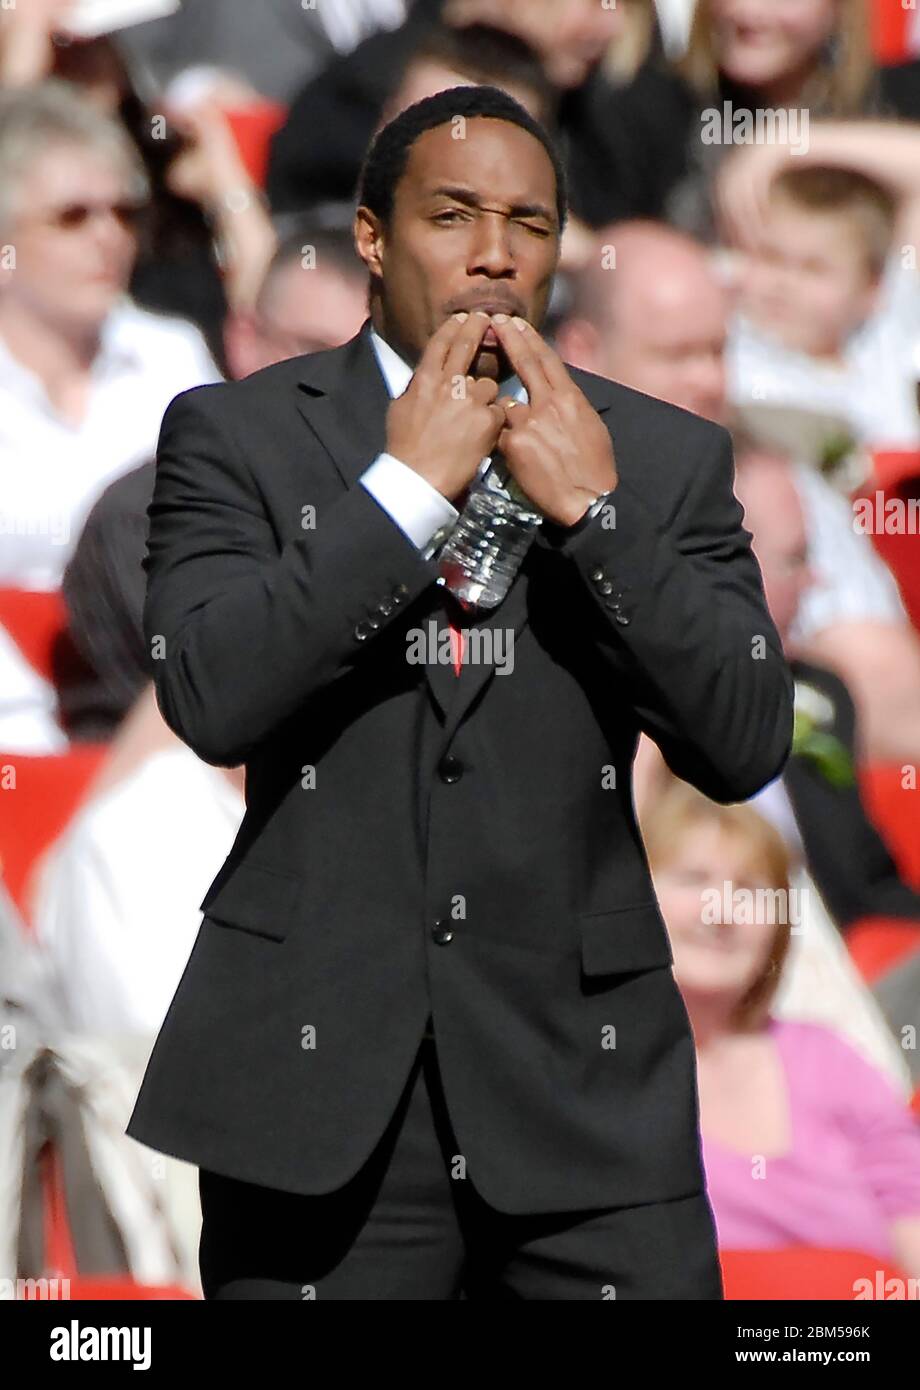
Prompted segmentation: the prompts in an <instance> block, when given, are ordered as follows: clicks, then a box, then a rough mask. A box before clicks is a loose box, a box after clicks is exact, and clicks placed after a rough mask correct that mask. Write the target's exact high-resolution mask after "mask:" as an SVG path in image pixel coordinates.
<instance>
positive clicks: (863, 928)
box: [846, 917, 920, 985]
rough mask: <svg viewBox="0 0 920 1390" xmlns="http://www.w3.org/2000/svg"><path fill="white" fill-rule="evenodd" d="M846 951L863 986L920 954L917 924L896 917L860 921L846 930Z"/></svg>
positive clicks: (918, 927) (918, 925)
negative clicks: (862, 981) (903, 961)
mask: <svg viewBox="0 0 920 1390" xmlns="http://www.w3.org/2000/svg"><path fill="white" fill-rule="evenodd" d="M846 941H847V948H848V950H849V952H850V957H851V959H852V960H853V963H854V965H855V966H856V968H857V970H858V971H859V973H860V974H861V975H862V977H863V979H864V980H865V981H866V983H867V984H869V985H871V984H873V983H874V982H875V981H876V980H877V979H879V978H880V976H882V975H884V974H885V973H886V972H887V971H889V970H892V969H893V968H894V967H895V966H896V965H897V964H898V963H899V961H902V960H906V959H907V957H908V956H911V955H913V954H914V952H915V951H920V922H908V921H905V920H904V919H903V918H899V917H861V918H860V920H859V921H858V922H854V923H853V925H852V926H850V927H848V928H847V933H846Z"/></svg>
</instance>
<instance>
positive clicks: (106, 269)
mask: <svg viewBox="0 0 920 1390" xmlns="http://www.w3.org/2000/svg"><path fill="white" fill-rule="evenodd" d="M130 201H131V199H130V193H129V191H128V188H127V185H126V182H125V179H124V176H123V175H122V174H121V172H120V171H119V170H117V169H116V168H115V167H113V165H112V164H111V163H110V161H109V160H107V159H106V158H105V157H103V156H101V155H99V154H97V153H95V152H94V151H91V150H87V149H83V148H82V147H78V146H71V145H60V146H55V147H52V148H51V149H49V150H47V151H46V152H45V153H44V154H43V155H42V156H41V158H39V159H37V160H36V161H35V163H34V164H33V165H32V167H31V168H30V169H29V171H28V173H27V174H26V175H25V176H24V178H23V180H22V183H21V185H20V187H19V190H18V197H17V200H16V212H15V215H14V218H13V223H12V226H11V228H10V234H9V237H8V238H3V239H8V240H9V241H10V242H11V243H12V244H14V245H15V247H16V272H15V274H13V275H10V276H9V277H8V280H7V282H6V285H5V293H8V294H9V295H10V296H15V297H16V298H17V299H18V300H19V301H20V302H22V303H27V304H28V305H29V307H30V310H31V312H33V313H35V314H38V315H39V316H41V317H42V318H44V319H46V320H47V321H49V322H56V323H59V324H64V323H67V324H69V325H70V326H72V327H76V328H83V329H95V328H97V327H98V325H99V324H100V323H101V322H102V320H103V319H104V318H105V316H106V314H107V313H108V312H109V310H110V309H111V308H112V306H113V305H114V303H115V302H116V301H117V300H118V298H119V297H120V296H121V295H122V294H123V293H124V292H125V289H126V287H127V284H128V280H129V278H130V275H131V269H132V266H133V264H134V257H135V254H136V251H137V243H136V240H135V235H134V231H133V220H132V218H131V217H130V215H129V214H128V213H127V209H128V206H129V204H130Z"/></svg>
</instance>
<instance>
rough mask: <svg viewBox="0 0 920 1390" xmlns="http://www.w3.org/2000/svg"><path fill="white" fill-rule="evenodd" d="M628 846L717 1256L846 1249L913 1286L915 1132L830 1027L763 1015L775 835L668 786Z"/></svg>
mask: <svg viewBox="0 0 920 1390" xmlns="http://www.w3.org/2000/svg"><path fill="white" fill-rule="evenodd" d="M644 834H645V839H646V847H647V852H648V856H649V861H650V865H651V869H652V875H653V879H654V883H655V890H656V894H657V896H658V901H659V904H660V906H661V911H662V914H663V916H664V919H665V922H666V924H667V927H668V932H669V936H670V939H671V944H672V949H673V953H674V971H675V977H676V979H677V982H678V984H679V986H680V989H681V993H682V995H683V999H684V1002H685V1004H686V1007H687V1011H688V1013H689V1016H690V1021H691V1024H692V1027H693V1032H694V1037H695V1040H696V1046H697V1063H698V1079H699V1093H700V1123H701V1129H702V1150H703V1158H704V1166H705V1171H706V1177H707V1185H708V1189H709V1198H710V1202H711V1204H712V1209H713V1214H714V1216H715V1220H716V1227H717V1231H718V1239H719V1245H720V1247H721V1248H722V1249H747V1250H751V1249H774V1248H781V1247H788V1246H811V1247H818V1248H841V1249H850V1250H860V1251H863V1252H866V1253H872V1254H875V1255H877V1256H878V1258H879V1259H880V1260H885V1261H889V1262H891V1263H893V1264H896V1265H899V1266H900V1268H901V1269H902V1270H903V1272H904V1273H905V1275H907V1276H910V1277H915V1276H918V1275H920V1130H918V1127H917V1124H916V1121H915V1120H914V1118H913V1117H912V1115H911V1113H910V1111H909V1109H908V1108H907V1106H906V1105H905V1103H904V1101H903V1100H902V1098H901V1097H900V1096H898V1094H897V1093H896V1091H895V1089H894V1087H893V1086H892V1085H891V1083H890V1082H889V1081H888V1079H887V1078H886V1077H885V1076H884V1075H883V1074H882V1073H881V1072H880V1071H879V1070H877V1069H876V1068H875V1067H874V1066H872V1065H871V1064H870V1063H869V1062H867V1061H866V1060H864V1058H863V1057H862V1056H861V1055H860V1054H859V1053H858V1052H857V1051H856V1049H855V1048H853V1047H852V1046H851V1045H850V1043H849V1042H845V1041H844V1040H843V1038H842V1037H841V1036H840V1035H839V1034H838V1033H837V1032H836V1031H835V1030H833V1029H831V1028H828V1027H826V1026H824V1025H823V1024H819V1023H815V1022H805V1021H800V1020H791V1019H785V1018H778V1017H776V1016H775V1014H774V1013H773V1011H772V1008H771V1005H772V1004H773V1001H774V997H775V994H776V991H777V989H778V987H779V985H780V981H781V978H782V974H783V970H784V966H785V963H786V959H787V953H788V950H789V946H790V938H791V924H790V918H791V917H792V916H794V915H795V911H794V909H795V904H794V903H793V902H792V901H791V900H790V892H789V861H788V854H787V850H786V847H785V844H784V842H783V840H782V837H781V836H780V834H779V832H778V831H777V830H775V829H774V828H773V827H772V826H771V825H770V824H769V823H768V822H767V821H765V820H764V819H762V818H761V817H760V816H759V815H758V814H757V813H756V812H755V811H753V810H752V809H751V808H750V807H748V806H743V805H733V806H722V805H716V804H714V803H712V802H709V801H708V800H706V798H705V797H703V796H701V795H700V794H699V793H698V792H696V791H695V790H694V789H693V788H691V787H689V786H687V785H686V784H685V783H675V784H674V785H673V786H672V787H671V788H669V790H668V791H667V792H665V793H664V794H663V796H662V798H661V799H660V801H659V802H658V803H657V804H656V806H655V809H654V812H653V814H652V815H651V816H650V817H649V819H648V821H647V824H646V826H645V827H644ZM726 886H727V891H726ZM726 904H729V905H730V906H731V910H730V911H729V912H728V913H726V912H724V910H723V908H724V906H725V905H726ZM752 907H753V910H751V909H752ZM784 908H785V910H784ZM726 916H727V917H728V918H729V919H730V920H720V919H723V918H725V917H726Z"/></svg>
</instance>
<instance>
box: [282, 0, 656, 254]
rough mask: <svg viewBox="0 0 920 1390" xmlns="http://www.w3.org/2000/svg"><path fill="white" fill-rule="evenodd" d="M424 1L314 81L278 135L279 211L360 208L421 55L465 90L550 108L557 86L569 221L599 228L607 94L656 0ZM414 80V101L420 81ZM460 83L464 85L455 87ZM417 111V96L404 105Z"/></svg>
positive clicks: (642, 40) (639, 50) (652, 33)
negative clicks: (599, 155)
mask: <svg viewBox="0 0 920 1390" xmlns="http://www.w3.org/2000/svg"><path fill="white" fill-rule="evenodd" d="M440 8H441V6H440V5H436V6H430V7H428V6H419V7H417V8H416V9H415V10H413V11H411V12H410V14H409V17H408V19H407V21H406V23H405V24H404V25H403V26H402V27H401V28H399V29H397V30H394V31H393V32H392V33H386V34H375V35H373V36H371V37H370V38H368V39H365V41H364V42H363V43H361V44H359V45H358V47H357V48H356V49H355V50H354V52H353V53H350V54H349V55H348V56H347V57H345V58H342V59H339V60H338V61H336V62H333V63H331V64H330V65H329V67H328V68H327V69H326V70H325V71H324V72H323V73H321V74H320V75H319V76H318V77H317V78H315V79H314V80H313V81H311V82H309V83H308V84H307V85H306V86H305V87H304V89H303V90H302V91H301V92H300V94H299V95H298V96H297V98H296V99H295V101H294V102H293V104H292V106H291V110H290V112H289V114H288V119H287V122H286V124H285V126H284V127H283V128H282V129H281V130H280V131H279V132H278V134H277V135H276V136H275V139H274V142H273V146H272V154H271V159H270V164H269V174H268V193H269V199H270V202H271V205H272V208H273V209H274V210H275V211H276V213H277V212H287V211H292V210H300V209H303V208H304V207H309V206H311V205H313V204H315V203H317V202H328V203H339V204H344V205H346V206H347V205H350V204H352V203H353V198H354V193H355V189H356V186H357V182H358V175H359V172H360V167H361V160H362V158H363V156H364V152H365V150H366V149H367V146H368V144H369V142H370V139H371V137H372V135H373V133H374V130H375V129H377V127H378V126H379V124H380V121H381V117H382V114H383V111H384V108H385V107H386V106H387V103H388V102H389V103H391V106H390V109H391V110H392V109H393V107H392V102H393V100H394V93H395V92H396V90H397V88H398V87H400V86H402V85H403V84H404V83H405V81H406V75H407V74H406V67H407V64H408V63H409V62H410V61H412V60H413V59H414V58H415V56H416V55H419V50H420V48H421V49H422V50H423V51H422V53H421V55H420V58H421V61H422V63H423V64H424V65H426V66H428V65H430V64H431V63H432V62H434V63H436V64H437V66H438V67H439V68H441V69H444V68H448V69H450V70H451V71H452V72H453V73H455V74H459V75H460V79H461V82H462V83H465V84H467V85H468V84H469V83H487V84H489V85H492V86H498V87H501V88H506V89H507V90H509V91H510V92H511V94H512V95H514V96H519V95H520V89H521V87H522V86H523V87H524V88H525V89H527V91H528V92H530V94H531V95H530V97H529V99H528V100H527V101H526V102H525V105H527V106H528V108H529V109H534V108H533V101H534V96H536V97H537V98H538V99H539V102H540V104H541V106H545V96H544V93H545V90H546V88H547V86H549V88H550V89H552V90H553V92H554V93H555V96H554V101H553V104H554V105H555V104H556V102H557V101H558V102H559V103H560V105H559V113H558V114H559V121H558V124H559V134H560V136H561V140H562V143H563V146H564V154H565V159H566V164H567V173H568V185H569V194H570V215H571V216H572V217H573V219H574V224H575V226H576V229H577V225H578V223H579V222H580V221H582V220H584V221H590V220H591V218H590V215H589V214H590V202H591V197H592V193H593V190H594V187H595V185H596V184H597V183H598V181H601V182H603V181H604V180H605V178H606V171H605V169H604V165H603V164H598V162H597V159H596V157H595V150H594V146H593V144H592V143H591V135H592V130H593V122H594V120H595V116H594V107H595V105H596V94H595V93H596V89H597V88H600V89H601V90H603V89H605V87H606V84H607V82H608V81H610V80H611V76H610V74H611V73H613V72H617V73H618V74H619V73H620V71H621V70H622V72H623V73H626V74H629V73H632V72H634V71H635V69H636V68H637V67H638V66H639V64H640V63H641V61H642V59H643V58H644V56H645V54H646V53H647V52H648V51H649V50H650V49H651V47H652V46H653V44H654V42H655V39H656V32H657V31H656V26H655V18H654V10H653V8H652V7H651V4H650V3H649V0H621V3H619V4H617V5H616V6H601V5H598V4H597V3H596V0H475V3H470V0H464V3H463V4H448V5H446V6H445V7H444V13H443V20H442V21H439V19H438V15H437V11H438V10H439V9H440ZM410 76H411V81H410V82H409V83H408V84H406V93H407V95H408V94H410V93H411V90H412V89H413V88H414V87H415V85H416V83H417V81H418V77H419V74H418V73H416V74H413V75H410ZM445 85H447V86H452V85H457V83H456V81H448V82H446V84H445ZM404 104H405V105H408V104H410V102H409V101H406V102H405V103H404Z"/></svg>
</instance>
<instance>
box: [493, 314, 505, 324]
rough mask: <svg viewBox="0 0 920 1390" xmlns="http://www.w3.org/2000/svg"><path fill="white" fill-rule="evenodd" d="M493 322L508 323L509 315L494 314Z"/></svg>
mask: <svg viewBox="0 0 920 1390" xmlns="http://www.w3.org/2000/svg"><path fill="white" fill-rule="evenodd" d="M492 322H493V323H507V322H508V315H507V314H493V315H492Z"/></svg>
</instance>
